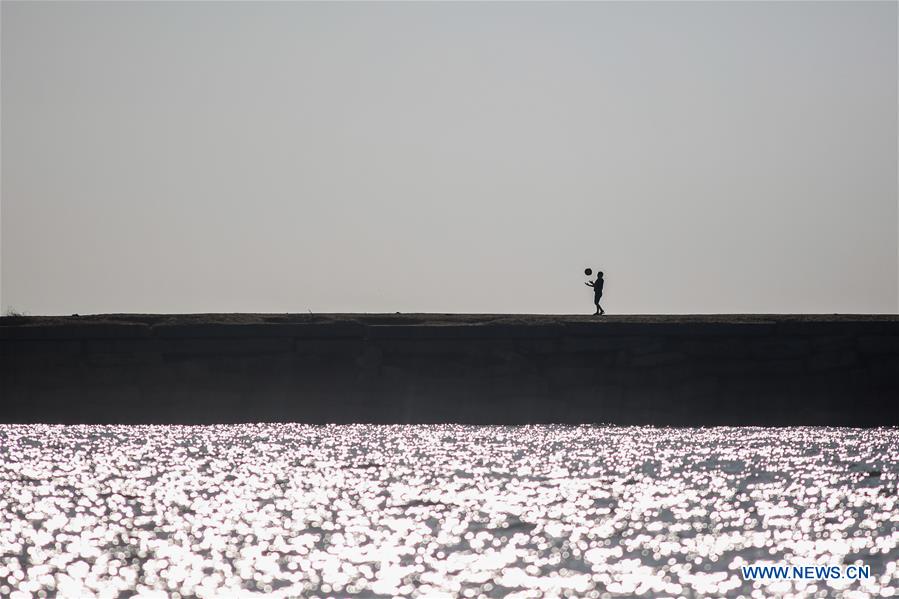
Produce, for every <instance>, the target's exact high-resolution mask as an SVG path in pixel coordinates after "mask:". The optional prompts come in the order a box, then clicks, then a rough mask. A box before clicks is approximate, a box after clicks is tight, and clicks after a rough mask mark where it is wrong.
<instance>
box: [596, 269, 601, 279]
mask: <svg viewBox="0 0 899 599" xmlns="http://www.w3.org/2000/svg"><path fill="white" fill-rule="evenodd" d="M596 278H597V279H601V278H602V271H599V272H598V273H596Z"/></svg>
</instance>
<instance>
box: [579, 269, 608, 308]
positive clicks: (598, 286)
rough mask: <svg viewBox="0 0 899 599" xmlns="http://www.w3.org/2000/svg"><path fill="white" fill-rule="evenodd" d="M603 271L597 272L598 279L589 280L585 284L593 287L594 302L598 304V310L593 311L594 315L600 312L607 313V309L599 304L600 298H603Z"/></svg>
mask: <svg viewBox="0 0 899 599" xmlns="http://www.w3.org/2000/svg"><path fill="white" fill-rule="evenodd" d="M603 282H604V281H603V278H602V271H600V272H598V273H596V280H595V281H593V282H590V281H587V282H586V283H584V285H586V286H588V287H593V303H594V304H596V312H594V313H593V316H598V315H600V314H605V313H606V311H605V310H603V309H602V306H600V305H599V300H601V299H602V285H603Z"/></svg>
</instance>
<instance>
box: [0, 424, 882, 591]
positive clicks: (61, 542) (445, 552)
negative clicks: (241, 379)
mask: <svg viewBox="0 0 899 599" xmlns="http://www.w3.org/2000/svg"><path fill="white" fill-rule="evenodd" d="M897 482H899V430H897V429H873V430H858V429H829V428H787V429H766V428H706V429H664V428H643V427H641V428H618V427H588V426H582V427H566V426H530V427H481V426H364V425H358V426H306V425H274V424H264V425H232V426H207V427H185V426H47V425H28V426H23V425H15V426H0V595H2V596H3V597H7V596H10V597H14V598H18V597H29V596H32V597H45V596H61V597H91V596H99V597H120V596H132V595H134V594H135V593H137V594H139V595H140V596H146V597H151V596H159V597H178V596H183V597H187V596H197V597H223V596H225V597H238V596H263V595H264V596H274V597H295V596H321V597H324V596H335V597H342V596H348V595H359V596H366V597H375V596H388V597H390V596H425V597H440V596H449V597H459V596H461V597H478V596H489V597H553V596H572V597H608V596H613V597H614V596H632V595H644V596H670V597H678V596H685V597H706V596H721V595H726V596H752V597H769V596H814V597H831V596H844V597H868V596H884V597H888V596H895V595H899V503H897ZM781 562H786V563H791V564H821V565H837V566H844V565H847V564H862V563H863V564H866V565H869V566H870V567H871V574H872V576H871V578H869V579H867V580H858V581H849V580H830V581H779V582H773V581H764V582H759V581H744V580H743V579H742V577H741V576H740V570H739V566H741V565H746V564H756V563H772V564H773V563H781Z"/></svg>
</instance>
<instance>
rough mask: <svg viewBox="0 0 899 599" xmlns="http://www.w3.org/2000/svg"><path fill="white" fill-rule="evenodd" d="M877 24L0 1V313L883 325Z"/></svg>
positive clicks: (884, 140)
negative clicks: (601, 315)
mask: <svg viewBox="0 0 899 599" xmlns="http://www.w3.org/2000/svg"><path fill="white" fill-rule="evenodd" d="M896 113H897V3H895V2H872V3H868V2H846V3H842V2H820V3H818V2H798V3H786V2H779V3H768V2H746V3H734V2H700V3H685V2H684V3H682V2H664V3H649V2H646V3H644V2H628V3H558V2H552V3H263V2H249V3H236V2H234V3H231V2H229V3H217V2H201V3H180V2H179V3H174V2H171V3H170V2H152V3H138V2H100V3H79V2H65V3H49V2H33V3H32V2H28V3H20V2H7V1H4V2H3V3H2V203H0V210H2V240H0V249H2V289H0V293H2V297H0V303H2V307H3V309H8V308H9V307H14V308H15V309H17V310H19V311H24V312H28V313H31V314H68V313H73V312H78V313H82V314H86V313H92V312H219V311H246V312H268V311H271V312H288V311H289V312H306V311H307V310H311V311H313V312H343V311H346V312H357V311H358V312H393V311H402V312H412V311H427V312H543V313H569V312H585V313H592V310H593V306H592V295H591V290H590V289H588V288H587V287H585V286H584V284H583V282H584V281H585V280H586V279H585V277H584V276H583V269H584V268H585V267H587V266H590V267H593V268H594V269H596V268H601V269H602V270H604V271H605V273H606V300H605V302H604V307H605V308H606V310H607V311H608V312H610V313H641V312H658V313H698V312H826V313H830V312H896V311H897V270H899V268H897V225H899V220H897V114H896Z"/></svg>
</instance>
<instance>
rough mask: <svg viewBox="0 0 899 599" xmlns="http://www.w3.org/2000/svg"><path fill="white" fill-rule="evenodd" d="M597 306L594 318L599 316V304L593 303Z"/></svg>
mask: <svg viewBox="0 0 899 599" xmlns="http://www.w3.org/2000/svg"><path fill="white" fill-rule="evenodd" d="M593 303H594V304H596V312H594V313H593V316H599V302H593Z"/></svg>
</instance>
